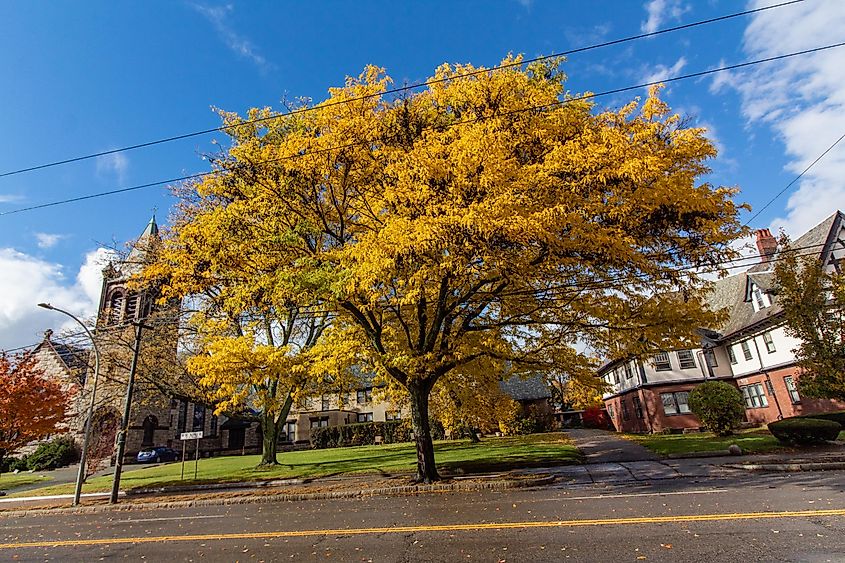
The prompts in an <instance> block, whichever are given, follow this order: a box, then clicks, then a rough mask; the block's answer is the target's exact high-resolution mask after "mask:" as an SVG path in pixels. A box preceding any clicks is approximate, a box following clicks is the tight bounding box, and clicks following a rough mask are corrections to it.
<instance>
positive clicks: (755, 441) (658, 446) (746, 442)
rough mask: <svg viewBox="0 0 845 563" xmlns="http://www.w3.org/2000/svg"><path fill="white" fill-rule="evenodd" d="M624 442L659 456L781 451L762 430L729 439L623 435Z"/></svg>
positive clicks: (707, 434) (708, 434) (695, 435)
mask: <svg viewBox="0 0 845 563" xmlns="http://www.w3.org/2000/svg"><path fill="white" fill-rule="evenodd" d="M623 436H624V437H625V438H627V439H629V440H633V441H634V442H637V443H639V444H641V445H643V446H645V447H647V448H648V449H650V450H651V451H653V452H655V453H657V454H661V455H670V454H687V453H692V452H715V451H719V450H727V449H728V446H730V445H731V444H736V445H738V446H739V447H740V448H742V451H743V452H745V453H763V452H771V451H775V450H782V449H785V446H784V445H783V444H781V443H780V442H778V440H777V438H775V437H774V436H772V435H771V434H770V433H769V431H768V430H766V429H765V428H762V429H761V428H752V429H749V430H741V431H739V432H737V433H736V434H735V435H733V436H727V437H724V438H720V437H718V436H716V435H714V434H713V433H711V432H700V433H693V434H624V435H623Z"/></svg>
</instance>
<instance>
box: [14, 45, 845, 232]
mask: <svg viewBox="0 0 845 563" xmlns="http://www.w3.org/2000/svg"><path fill="white" fill-rule="evenodd" d="M842 46H845V42H841V43H834V44H831V45H825V46H822V47H815V48H812V49H805V50H803V51H795V52H792V53H786V54H783V55H777V56H773V57H767V58H764V59H757V60H753V61H746V62H742V63H736V64H733V65H728V66H722V67H718V68H713V69H709V70H702V71H698V72H692V73H688V74H682V75H679V76H674V77H670V78H665V79H662V80H653V81H650V82H643V83H640V84H635V85H633V86H625V87H621V88H614V89H612V90H605V91H603V92H597V93H591V94H584V95H581V96H575V97H572V98H566V99H564V100H559V101H556V102H552V103H549V104H544V105H539V106H529V107H525V108H520V109H517V110H512V111H509V112H503V113H499V114H496V115H494V116H490V117H504V116H508V115H515V114H518V113H522V112H526V111H532V110H543V109H550V108H553V107H556V106H561V105H565V104H568V103H572V102H577V101H583V100H591V99H594V98H598V97H603V96H609V95H612V94H620V93H623V92H630V91H632V90H639V89H642V88H648V87H650V86H656V85H659V84H667V83H671V82H678V81H680V80H688V79H690V78H700V77H702V76H709V75H711V74H716V73H719V72H727V71H730V70H737V69H740V68H747V67H750V66H755V65H759V64H764V63H769V62H774V61H779V60H783V59H788V58H791V57H797V56H801V55H808V54H812V53H818V52H821V51H826V50H829V49H836V48H839V47H842ZM483 119H489V117H477V118H472V119H467V120H464V121H457V122H454V123H452V124H450V125H448V126H447V127H453V126H458V125H467V124H469V123H475V122H479V121H482V120H483ZM372 142H373V141H372V140H367V141H355V142H352V143H347V144H345V145H338V146H333V147H325V148H322V149H317V150H314V151H307V150H302V151H299V152H296V153H293V154H289V155H285V156H281V157H278V158H274V159H270V160H265V161H259V162H255V163H251V164H253V165H261V164H272V163H275V162H281V161H283V160H290V159H294V158H301V157H303V156H314V155H317V154H323V153H327V152H331V151H336V150H343V149H345V148H350V147H354V146H362V145H369V144H371V143H372ZM216 173H217V171H213V170H211V171H208V172H198V173H196V174H190V175H187V176H181V177H178V178H170V179H167V180H161V181H158V182H149V183H146V184H139V185H135V186H130V187H126V188H119V189H115V190H109V191H105V192H97V193H93V194H88V195H84V196H78V197H73V198H68V199H63V200H58V201H52V202H48V203H42V204H39V205H32V206H29V207H22V208H20V209H12V210H9V211H3V212H0V217H2V216H5V215H14V214H17V213H23V212H26V211H34V210H36V209H44V208H47V207H54V206H56V205H64V204H66V203H74V202H77V201H83V200H88V199H94V198H99V197H104V196H109V195H114V194H119V193H125V192H130V191H135V190H141V189H145V188H151V187H155V186H162V185H166V184H173V183H176V182H183V181H187V180H195V179H199V178H204V177H206V176H211V175H213V174H216Z"/></svg>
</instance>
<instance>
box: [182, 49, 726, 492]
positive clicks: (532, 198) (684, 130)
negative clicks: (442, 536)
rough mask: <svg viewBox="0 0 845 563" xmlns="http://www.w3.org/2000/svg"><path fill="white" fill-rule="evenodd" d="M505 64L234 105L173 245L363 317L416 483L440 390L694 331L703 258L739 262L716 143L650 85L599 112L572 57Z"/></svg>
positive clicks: (372, 76) (353, 82)
mask: <svg viewBox="0 0 845 563" xmlns="http://www.w3.org/2000/svg"><path fill="white" fill-rule="evenodd" d="M504 63H506V64H511V63H514V64H513V65H512V66H508V67H507V68H503V69H499V70H494V71H485V72H477V71H480V70H483V69H478V68H476V67H473V66H470V65H458V66H450V65H443V66H441V67H440V68H438V69H437V70H436V72H435V73H434V76H433V79H434V81H432V83H431V85H430V86H429V87H428V88H427V89H425V90H423V91H420V92H418V93H415V94H413V95H407V96H403V97H400V98H395V99H388V98H386V97H384V96H382V93H383V92H384V91H385V89H386V88H387V86H388V84H389V83H390V80H389V78H388V77H387V76H386V75H385V74H384V72H383V71H382V70H381V69H379V68H376V67H368V68H366V69H365V71H364V72H363V73H362V74H361V75H360V76H359V77H358V78H349V79H347V81H346V83H345V84H344V86H343V87H339V88H332V89H331V90H330V91H329V97H328V99H327V100H325V101H324V102H322V103H318V104H316V105H314V106H311V107H308V108H307V109H308V110H309V111H300V112H294V113H292V114H286V115H280V114H276V113H274V112H273V111H272V110H270V109H267V108H265V109H254V110H251V111H250V112H249V113H248V114H247V116H246V118H242V117H240V116H238V115H235V114H232V113H225V114H223V119H224V124H225V126H226V127H227V132H229V134H230V135H231V137H232V146H231V148H229V149H228V150H227V151H226V153H225V154H222V155H221V156H220V158H218V159H215V160H214V166H215V173H213V174H212V175H210V176H208V177H206V178H204V179H203V180H202V181H201V182H199V183H198V184H197V185H196V186H194V189H193V191H192V192H191V194H190V196H189V198H188V201H189V202H190V204H191V206H192V207H193V209H195V213H193V214H192V216H191V217H190V220H189V221H187V222H185V223H184V224H183V225H182V226H181V227H180V228H181V230H182V231H183V232H184V231H190V230H192V229H194V228H195V227H194V225H202V226H201V227H197V228H198V229H200V230H202V231H203V233H204V234H203V235H202V236H197V237H193V239H192V240H191V242H190V244H189V245H187V246H185V243H184V240H183V241H182V242H179V241H177V242H176V245H177V246H179V245H180V244H181V245H182V248H183V249H185V251H186V252H198V253H200V254H203V255H213V256H214V259H212V260H210V261H211V262H220V261H221V260H224V261H225V262H227V263H228V264H227V271H228V272H230V273H231V275H232V276H234V277H237V278H238V279H249V280H250V285H251V286H255V287H260V288H263V290H264V292H265V293H267V294H273V293H276V294H278V295H284V296H286V298H288V299H290V300H291V301H293V302H295V303H300V304H301V303H312V302H317V301H319V303H320V304H321V306H322V307H326V308H328V309H330V310H332V311H333V312H335V313H336V314H337V315H338V319H337V322H339V323H342V324H343V325H344V326H354V327H356V328H357V329H358V333H359V334H360V335H361V341H360V342H358V343H357V344H359V345H360V346H361V347H362V348H364V349H366V351H367V354H368V355H369V356H370V357H371V358H372V359H373V360H374V361H375V362H376V363H377V364H378V365H379V366H380V369H381V370H382V371H383V372H384V373H385V374H387V375H388V376H389V377H390V378H392V379H393V381H395V382H396V384H397V385H399V386H401V387H403V388H404V389H405V390H406V391H407V393H408V398H409V402H410V405H411V410H412V421H413V425H414V432H415V436H416V446H417V478H418V480H420V481H423V482H431V481H434V480H436V479H438V478H439V477H438V473H437V470H436V467H435V459H434V449H433V445H432V441H431V433H430V428H429V422H428V414H429V413H428V411H429V396H430V393H431V391H432V389H433V388H434V386H435V384H436V383H437V382H438V381H440V380H441V379H443V378H444V377H446V376H447V375H448V374H450V373H453V372H456V371H457V372H461V373H464V374H472V373H476V372H478V370H480V369H484V368H483V366H484V365H485V363H486V362H487V361H489V360H490V359H494V360H497V361H503V362H504V361H506V362H509V364H510V365H512V366H518V367H520V368H526V369H528V368H531V369H551V368H556V369H560V370H562V371H565V372H580V369H575V370H573V369H572V368H573V366H575V367H578V368H580V367H581V366H583V365H584V363H585V362H586V361H588V360H587V359H585V358H583V357H582V356H581V355H580V354H578V353H577V352H576V351H575V349H574V345H575V344H576V342H578V341H579V340H580V341H582V342H586V343H587V344H589V345H590V346H591V347H592V348H593V349H594V350H599V351H605V350H607V351H609V352H610V353H611V354H612V355H626V354H629V353H643V352H644V349H645V348H649V347H651V348H653V347H663V348H671V347H673V346H683V345H685V344H688V343H689V341H690V339H691V338H692V335H693V331H694V329H695V328H696V327H698V326H709V325H711V324H712V322H711V321H712V315H713V313H711V312H709V311H707V310H706V309H705V308H703V307H702V305H701V303H703V302H704V300H703V299H701V297H702V295H703V291H704V289H705V285H706V282H705V281H704V280H702V279H701V278H700V277H699V276H698V275H697V274H696V273H695V268H696V267H706V266H715V265H718V264H719V263H720V262H722V261H723V260H725V259H726V258H729V257H732V256H733V255H734V253H733V252H732V251H731V249H730V247H729V243H730V242H731V241H733V240H734V239H735V238H736V237H737V236H738V235H739V234H740V233H741V232H742V227H741V225H740V224H739V222H738V220H737V214H738V209H739V206H737V205H736V204H735V203H734V202H733V200H732V196H733V194H734V193H735V190H733V189H728V188H718V187H714V186H711V185H709V184H707V183H700V182H698V180H697V179H698V178H699V177H700V176H701V175H702V174H705V173H706V172H707V171H708V169H707V166H706V164H705V161H706V160H707V159H709V158H711V157H713V156H714V155H715V154H716V151H715V149H714V148H713V145H712V143H710V142H709V141H708V140H707V139H706V138H705V136H704V130H702V129H697V128H688V127H685V126H684V125H683V123H682V121H681V120H680V119H679V117H678V116H676V115H673V114H671V113H670V111H669V109H668V108H667V107H666V105H665V104H664V103H663V102H662V101H661V100H660V99H659V97H658V92H657V91H656V90H653V91H652V92H651V94H650V95H649V97H648V99H647V100H646V101H645V102H643V103H642V104H641V103H639V102H638V101H634V102H631V103H630V104H627V105H625V106H624V107H622V108H620V109H618V110H599V109H598V108H596V107H594V105H593V104H591V103H590V102H588V101H585V100H583V99H580V100H579V99H572V98H570V96H569V94H568V93H567V92H566V90H565V88H564V82H565V76H564V75H563V73H562V72H561V71H560V69H559V62H556V63H550V64H539V63H532V64H530V65H523V66H521V65H519V64H518V63H519V59H518V58H513V57H509V58H507V59H506V60H505V61H504ZM470 72H472V73H475V74H473V75H472V76H463V75H465V74H467V73H470ZM258 118H262V119H261V120H260V121H255V120H256V119H258ZM215 223H220V224H221V225H224V226H225V228H221V229H218V230H217V231H215V232H209V231H206V229H207V228H208V225H213V224H215ZM180 238H182V237H180ZM189 238H190V237H189ZM188 246H189V247H190V248H188ZM220 257H224V258H220ZM268 262H269V263H270V264H272V268H271V267H268V265H267V264H268ZM256 265H259V267H256ZM197 275H200V276H202V275H205V274H204V273H203V272H202V271H199V270H198V271H197ZM667 327H669V330H667ZM644 343H648V344H647V345H646V344H644Z"/></svg>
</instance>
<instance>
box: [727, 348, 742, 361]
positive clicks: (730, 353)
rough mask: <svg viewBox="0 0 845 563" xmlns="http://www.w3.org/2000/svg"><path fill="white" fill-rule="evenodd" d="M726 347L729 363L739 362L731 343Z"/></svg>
mask: <svg viewBox="0 0 845 563" xmlns="http://www.w3.org/2000/svg"><path fill="white" fill-rule="evenodd" d="M727 349H728V360H730V362H731V365H736V364H738V363H739V362H738V361H737V359H736V352H734V346H733V344H728V345H727Z"/></svg>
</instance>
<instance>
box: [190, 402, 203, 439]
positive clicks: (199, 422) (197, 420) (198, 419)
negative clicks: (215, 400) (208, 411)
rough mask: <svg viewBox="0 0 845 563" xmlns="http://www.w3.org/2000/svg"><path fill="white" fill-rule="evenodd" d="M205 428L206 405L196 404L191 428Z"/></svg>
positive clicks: (197, 429)
mask: <svg viewBox="0 0 845 563" xmlns="http://www.w3.org/2000/svg"><path fill="white" fill-rule="evenodd" d="M204 429H205V405H194V422H193V424H192V425H191V430H193V431H194V432H198V431H202V430H204Z"/></svg>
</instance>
